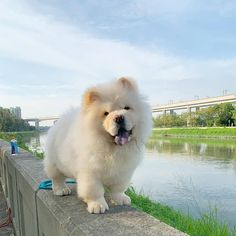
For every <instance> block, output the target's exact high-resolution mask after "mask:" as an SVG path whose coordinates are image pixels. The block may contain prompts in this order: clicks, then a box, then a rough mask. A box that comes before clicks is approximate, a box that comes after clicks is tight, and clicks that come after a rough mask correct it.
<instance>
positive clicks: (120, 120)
mask: <svg viewBox="0 0 236 236" xmlns="http://www.w3.org/2000/svg"><path fill="white" fill-rule="evenodd" d="M115 122H116V123H117V124H118V125H122V124H124V122H125V117H124V116H123V115H120V116H117V117H116V118H115Z"/></svg>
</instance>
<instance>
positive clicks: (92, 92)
mask: <svg viewBox="0 0 236 236" xmlns="http://www.w3.org/2000/svg"><path fill="white" fill-rule="evenodd" d="M99 99H100V94H99V92H98V91H97V88H96V87H93V88H90V89H88V90H87V91H85V93H84V96H83V102H82V105H83V107H84V108H87V107H89V106H90V105H91V104H92V103H93V102H95V101H98V100H99Z"/></svg>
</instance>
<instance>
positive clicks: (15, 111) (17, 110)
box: [10, 107, 21, 118]
mask: <svg viewBox="0 0 236 236" xmlns="http://www.w3.org/2000/svg"><path fill="white" fill-rule="evenodd" d="M10 112H11V114H14V115H15V116H16V117H17V118H21V108H20V107H10Z"/></svg>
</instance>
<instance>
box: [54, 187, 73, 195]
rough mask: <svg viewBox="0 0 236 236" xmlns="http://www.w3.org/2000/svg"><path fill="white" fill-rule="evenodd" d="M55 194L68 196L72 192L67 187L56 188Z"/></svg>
mask: <svg viewBox="0 0 236 236" xmlns="http://www.w3.org/2000/svg"><path fill="white" fill-rule="evenodd" d="M53 193H54V194H55V195H57V196H67V195H70V194H71V190H70V188H69V187H67V186H66V185H65V186H64V187H62V188H54V189H53Z"/></svg>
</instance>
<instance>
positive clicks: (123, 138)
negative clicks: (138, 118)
mask: <svg viewBox="0 0 236 236" xmlns="http://www.w3.org/2000/svg"><path fill="white" fill-rule="evenodd" d="M131 135H132V129H131V130H126V129H124V128H119V130H118V133H117V135H115V136H114V137H115V140H114V141H115V143H116V144H117V145H124V144H126V143H128V142H129V141H130V139H131Z"/></svg>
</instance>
